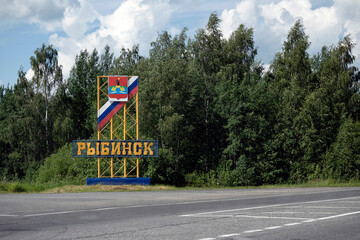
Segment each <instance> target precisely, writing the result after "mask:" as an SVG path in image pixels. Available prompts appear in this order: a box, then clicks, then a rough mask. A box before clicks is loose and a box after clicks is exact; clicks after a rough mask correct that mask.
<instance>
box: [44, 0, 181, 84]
mask: <svg viewBox="0 0 360 240" xmlns="http://www.w3.org/2000/svg"><path fill="white" fill-rule="evenodd" d="M74 13H77V14H76V15H75V16H74ZM171 13H172V11H171V8H170V5H169V2H168V1H156V2H153V1H151V4H150V3H147V2H146V1H142V0H127V1H125V2H123V3H122V4H121V5H120V6H119V7H118V8H117V9H116V10H115V11H114V12H113V13H112V14H109V15H106V16H99V14H98V13H97V12H96V11H95V10H94V9H93V8H92V7H91V5H89V4H88V3H87V2H85V1H80V5H78V6H74V7H68V8H66V10H65V14H64V18H63V20H62V27H63V29H64V31H65V33H66V34H67V36H65V37H63V36H59V35H58V34H56V33H54V34H52V35H51V36H50V39H49V42H50V43H51V44H53V45H54V46H55V47H56V48H57V49H58V52H59V62H60V64H62V65H63V73H64V75H65V77H67V76H68V74H69V72H70V70H71V67H72V66H73V64H74V60H75V56H76V55H77V54H78V53H79V52H80V50H84V49H88V50H89V51H92V49H94V48H96V49H98V50H100V51H101V50H103V49H104V47H105V45H109V46H110V47H111V49H112V50H113V51H115V53H117V52H119V51H120V50H121V49H122V48H123V47H125V48H132V46H133V45H135V44H140V53H141V54H146V52H147V50H148V48H149V43H150V42H151V41H153V40H155V39H156V36H157V33H158V32H160V31H162V30H163V29H164V27H165V26H166V24H167V23H168V21H169V19H170V16H171ZM94 21H98V22H99V26H98V28H97V29H95V30H93V31H92V32H87V31H88V30H89V26H90V25H91V23H92V22H94ZM172 31H176V29H173V30H172Z"/></svg>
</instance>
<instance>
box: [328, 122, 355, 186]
mask: <svg viewBox="0 0 360 240" xmlns="http://www.w3.org/2000/svg"><path fill="white" fill-rule="evenodd" d="M325 170H326V171H325V173H326V174H327V177H329V178H332V179H338V180H345V181H350V180H357V181H359V179H360V122H357V121H356V122H354V121H353V120H352V119H346V120H345V122H344V123H343V124H342V125H341V127H340V129H339V133H338V134H337V137H336V141H335V142H334V143H333V144H332V145H331V147H330V148H329V150H328V151H327V152H326V155H325Z"/></svg>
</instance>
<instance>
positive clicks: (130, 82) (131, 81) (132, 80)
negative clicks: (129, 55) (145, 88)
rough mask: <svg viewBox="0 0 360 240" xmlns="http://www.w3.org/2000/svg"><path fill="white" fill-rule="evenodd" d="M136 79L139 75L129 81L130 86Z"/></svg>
mask: <svg viewBox="0 0 360 240" xmlns="http://www.w3.org/2000/svg"><path fill="white" fill-rule="evenodd" d="M136 79H138V76H132V77H131V78H130V79H129V81H128V87H129V86H131V84H132V83H133V82H135V81H136Z"/></svg>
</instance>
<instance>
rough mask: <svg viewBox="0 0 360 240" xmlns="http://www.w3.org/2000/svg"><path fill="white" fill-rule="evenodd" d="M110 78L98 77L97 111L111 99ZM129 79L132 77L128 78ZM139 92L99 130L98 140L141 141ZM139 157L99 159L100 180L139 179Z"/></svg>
mask: <svg viewBox="0 0 360 240" xmlns="http://www.w3.org/2000/svg"><path fill="white" fill-rule="evenodd" d="M108 77H109V76H98V77H97V110H98V111H99V109H100V108H101V106H102V104H104V103H105V102H106V101H107V100H108V99H109V94H108V81H107V80H108ZM128 77H129V78H130V77H131V76H128ZM138 113H139V91H137V92H136V94H135V96H134V97H133V98H131V99H128V102H126V104H125V105H124V106H123V109H120V110H119V111H118V112H117V113H116V114H115V115H114V116H113V117H111V119H110V121H109V122H108V123H106V124H105V125H104V126H103V127H102V128H101V129H98V132H97V140H98V141H101V140H110V141H111V140H124V141H125V140H137V141H138V140H139V114H138ZM139 175H140V169H139V157H136V158H135V157H111V158H110V161H109V159H108V158H104V157H98V178H108V177H110V178H121V177H123V178H127V177H137V178H139Z"/></svg>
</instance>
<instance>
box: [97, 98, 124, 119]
mask: <svg viewBox="0 0 360 240" xmlns="http://www.w3.org/2000/svg"><path fill="white" fill-rule="evenodd" d="M119 103H120V102H113V103H111V105H110V106H109V107H108V108H107V109H106V110H105V111H104V112H103V113H102V114H101V115H100V117H98V121H97V123H98V124H99V123H100V122H101V121H102V120H103V119H104V118H105V117H106V116H107V115H108V114H109V113H110V112H111V111H112V110H113V109H114V108H115V107H116V106H117V105H118V104H119Z"/></svg>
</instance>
